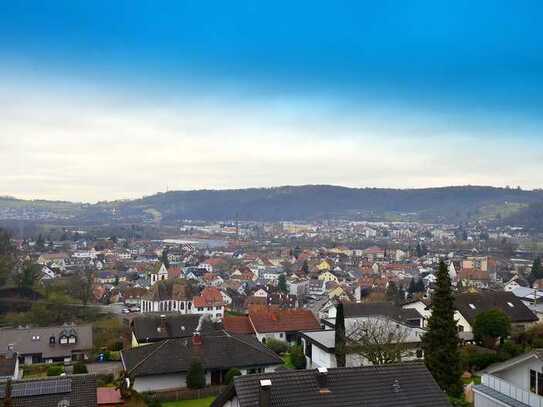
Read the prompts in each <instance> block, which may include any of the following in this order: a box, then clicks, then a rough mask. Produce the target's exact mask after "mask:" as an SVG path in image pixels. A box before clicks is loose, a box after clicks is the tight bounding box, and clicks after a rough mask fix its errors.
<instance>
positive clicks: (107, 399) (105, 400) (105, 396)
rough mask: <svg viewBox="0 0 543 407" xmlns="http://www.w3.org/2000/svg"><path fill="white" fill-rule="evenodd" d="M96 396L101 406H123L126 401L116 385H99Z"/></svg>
mask: <svg viewBox="0 0 543 407" xmlns="http://www.w3.org/2000/svg"><path fill="white" fill-rule="evenodd" d="M96 398H97V400H98V405H99V406H108V405H109V406H122V405H124V401H123V399H122V398H121V391H120V390H117V389H115V388H114V387H98V388H97V389H96Z"/></svg>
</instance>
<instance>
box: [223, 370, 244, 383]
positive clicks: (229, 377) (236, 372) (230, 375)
mask: <svg viewBox="0 0 543 407" xmlns="http://www.w3.org/2000/svg"><path fill="white" fill-rule="evenodd" d="M236 376H241V372H240V371H239V369H238V368H237V367H233V368H231V369H228V372H226V375H225V376H224V384H231V383H233V382H234V377H236Z"/></svg>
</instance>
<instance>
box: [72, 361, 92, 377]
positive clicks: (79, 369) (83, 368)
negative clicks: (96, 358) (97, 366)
mask: <svg viewBox="0 0 543 407" xmlns="http://www.w3.org/2000/svg"><path fill="white" fill-rule="evenodd" d="M85 373H89V371H88V370H87V365H85V364H84V363H83V362H77V363H76V364H75V365H74V374H85Z"/></svg>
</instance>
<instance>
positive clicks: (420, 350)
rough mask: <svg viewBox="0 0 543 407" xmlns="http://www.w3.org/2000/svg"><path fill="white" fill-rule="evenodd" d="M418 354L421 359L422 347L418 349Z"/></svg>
mask: <svg viewBox="0 0 543 407" xmlns="http://www.w3.org/2000/svg"><path fill="white" fill-rule="evenodd" d="M416 355H417V358H419V359H420V358H422V349H417V353H416Z"/></svg>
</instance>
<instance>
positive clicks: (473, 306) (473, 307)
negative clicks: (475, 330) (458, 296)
mask: <svg viewBox="0 0 543 407" xmlns="http://www.w3.org/2000/svg"><path fill="white" fill-rule="evenodd" d="M469 307H470V308H471V309H475V308H477V307H476V306H475V305H473V304H469Z"/></svg>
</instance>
